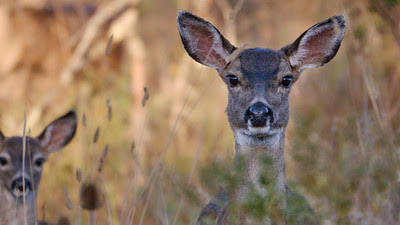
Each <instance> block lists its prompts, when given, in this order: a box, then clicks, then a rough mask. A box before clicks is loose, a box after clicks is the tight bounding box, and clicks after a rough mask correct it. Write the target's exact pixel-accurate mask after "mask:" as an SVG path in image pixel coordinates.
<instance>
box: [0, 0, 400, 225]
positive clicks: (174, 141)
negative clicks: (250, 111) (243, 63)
mask: <svg viewBox="0 0 400 225" xmlns="http://www.w3.org/2000/svg"><path fill="white" fill-rule="evenodd" d="M178 10H187V11H190V12H193V13H195V14H197V15H199V16H201V17H203V18H206V19H207V20H209V21H211V22H212V23H214V24H215V25H216V26H217V27H218V28H219V29H220V31H221V32H222V33H223V34H224V35H225V37H227V38H228V39H229V40H231V42H232V43H233V44H235V45H236V46H240V45H241V44H243V43H247V44H248V47H256V46H257V47H268V48H272V49H279V48H281V47H283V46H285V45H286V44H289V43H291V42H292V41H294V40H295V39H296V38H297V37H298V36H299V35H300V34H301V33H302V32H303V31H304V30H306V29H307V28H308V27H310V26H312V25H313V24H315V23H317V22H319V21H322V20H324V19H326V18H328V17H330V16H333V15H335V14H344V15H345V16H346V19H347V30H346V35H345V38H344V40H343V43H342V46H341V48H340V49H339V52H338V54H337V56H336V57H335V58H334V59H333V60H332V61H331V62H330V63H329V64H327V65H326V66H324V67H322V68H321V69H313V70H309V71H306V72H304V73H303V74H302V75H301V78H300V79H299V81H298V82H297V83H296V85H295V86H294V88H293V89H292V93H291V97H290V98H291V99H290V102H291V105H290V110H291V111H290V113H291V116H290V122H289V126H288V129H287V137H286V138H287V139H286V149H285V157H286V170H287V177H288V180H289V182H290V184H291V186H293V187H295V188H296V189H297V190H299V191H300V192H301V193H302V194H304V195H305V196H306V198H307V199H308V201H309V202H310V203H311V205H312V207H313V208H314V209H315V212H316V214H317V215H318V216H319V217H320V218H321V221H323V224H326V225H331V224H365V225H369V224H371V225H373V224H374V225H375V224H386V225H392V224H393V225H394V224H399V223H400V215H399V214H400V161H399V160H400V114H399V111H400V98H399V96H400V88H399V87H400V23H399V22H398V21H400V2H399V1H397V0H369V1H367V0H364V1H363V0H338V1H324V0H289V1H278V0H245V1H242V0H197V1H194V0H193V1H191V0H190V1H184V0H131V1H130V0H116V1H106V0H92V1H90V0H72V1H71V0H69V1H67V0H60V1H52V2H51V3H49V2H48V1H44V0H34V1H28V0H26V1H25V0H23V1H13V0H5V1H2V2H1V3H0V52H1V54H0V106H1V107H0V128H1V130H2V132H3V133H4V134H5V135H7V136H13V135H22V130H23V123H24V110H26V115H27V120H26V122H27V128H28V129H30V131H31V134H32V135H33V136H35V135H39V134H40V132H41V131H42V129H44V127H45V126H46V125H47V124H48V123H49V122H51V121H52V120H53V119H55V118H56V117H58V116H61V115H62V114H64V113H66V112H67V111H68V110H70V109H76V110H77V112H78V115H79V119H80V121H79V125H78V132H77V133H76V136H75V138H74V140H73V141H72V142H71V144H69V145H68V146H67V147H66V148H65V149H64V150H63V151H60V152H57V153H55V154H53V155H52V156H51V157H50V159H49V160H48V162H47V163H46V164H45V166H44V173H43V177H42V182H41V185H40V188H39V192H38V193H39V194H38V215H39V219H43V218H44V219H45V220H46V221H49V222H51V223H53V224H56V223H57V221H58V220H59V218H61V217H67V218H68V219H69V220H70V222H71V224H86V223H87V221H88V217H89V213H88V212H86V211H85V210H82V209H81V208H80V204H79V202H80V197H79V192H80V187H81V185H82V184H81V182H79V181H78V180H77V179H76V173H77V170H81V171H82V175H83V179H84V181H87V180H93V181H94V182H98V185H99V186H100V187H101V189H102V191H104V193H105V196H104V204H103V206H102V207H101V208H100V209H98V210H97V211H96V215H95V216H96V218H97V224H115V225H117V224H121V225H122V224H124V225H125V224H165V225H167V224H194V222H195V220H196V218H197V216H198V214H199V212H200V210H201V208H202V207H203V206H204V205H205V204H206V203H207V202H208V201H209V200H210V198H211V197H212V196H213V195H214V194H215V193H216V190H217V183H218V181H216V180H218V179H216V178H215V177H216V176H217V175H216V174H217V173H218V171H212V172H210V168H211V167H213V165H214V164H218V165H219V166H220V167H221V168H222V167H228V166H225V165H230V164H231V163H232V161H233V157H234V139H233V135H232V132H231V129H230V127H229V124H228V121H227V119H226V114H225V105H226V103H227V91H226V87H225V85H224V84H223V82H221V80H220V79H219V78H218V76H217V73H216V72H215V71H213V70H211V69H208V68H205V67H204V66H201V65H200V64H198V63H196V62H194V61H193V60H192V59H191V58H190V57H189V56H188V55H187V54H186V52H185V51H184V48H183V46H182V43H181V40H180V38H179V34H178V30H177V25H176V17H177V13H178ZM111 37H112V40H111ZM108 43H111V45H109V47H107V46H108ZM110 47H111V48H110ZM145 87H146V90H147V91H146V93H147V94H148V99H147V100H146V98H144V96H145V92H144V88H145ZM147 94H146V95H147ZM110 113H111V115H109V114H110ZM83 117H86V120H85V125H84V124H83V123H82V118H83ZM97 128H98V129H99V136H98V141H97V142H96V143H94V142H93V136H94V135H95V132H96V129H97ZM106 145H108V146H109V149H108V152H107V156H106V157H105V158H104V165H103V168H102V171H101V172H98V170H97V168H98V165H99V160H100V158H101V157H102V155H103V149H104V148H105V146H106ZM213 168H214V167H213ZM218 168H219V167H218ZM214 175H215V176H214ZM396 212H397V213H396ZM396 215H397V216H396ZM80 222H82V223H80Z"/></svg>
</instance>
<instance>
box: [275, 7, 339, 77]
mask: <svg viewBox="0 0 400 225" xmlns="http://www.w3.org/2000/svg"><path fill="white" fill-rule="evenodd" d="M345 22H346V21H345V18H344V16H343V15H337V16H333V17H331V18H329V19H327V20H325V21H322V22H320V23H318V24H316V25H314V26H312V27H311V28H309V29H308V30H306V31H305V32H304V33H303V34H301V35H300V37H298V38H297V39H296V41H294V42H293V43H292V44H291V45H288V46H286V47H284V48H282V50H283V52H284V53H285V55H286V56H287V58H288V62H289V64H290V65H291V67H292V68H293V69H294V70H297V71H299V72H301V71H302V70H304V69H307V68H315V67H319V66H322V65H324V64H325V63H327V62H329V61H330V60H331V59H332V58H333V57H334V56H335V55H336V53H337V51H338V49H339V47H340V44H341V42H342V40H343V37H344V33H345V28H346V23H345Z"/></svg>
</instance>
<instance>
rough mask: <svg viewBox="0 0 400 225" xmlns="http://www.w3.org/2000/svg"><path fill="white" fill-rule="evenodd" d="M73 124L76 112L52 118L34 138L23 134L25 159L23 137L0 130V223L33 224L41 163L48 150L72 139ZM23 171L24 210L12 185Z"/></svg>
mask: <svg viewBox="0 0 400 225" xmlns="http://www.w3.org/2000/svg"><path fill="white" fill-rule="evenodd" d="M76 126H77V117H76V113H75V112H74V111H70V112H69V113H67V114H66V115H64V116H62V117H60V118H59V119H57V120H55V121H53V122H52V123H51V124H50V125H49V126H48V127H47V128H46V129H44V131H43V132H42V134H41V135H39V136H38V137H36V138H35V137H28V136H27V137H26V149H25V160H23V137H5V136H4V135H3V133H2V132H1V131H0V225H5V224H7V225H25V219H26V221H27V225H35V224H37V217H36V196H37V190H38V187H39V184H40V179H41V176H42V166H43V163H44V162H45V161H46V160H47V159H48V157H49V155H50V154H51V153H52V152H54V151H57V150H60V149H61V148H62V147H64V146H65V145H66V144H68V142H70V141H71V140H72V138H73V137H74V134H75V131H76ZM23 162H24V163H25V166H24V170H23V166H22V164H23ZM23 174H24V178H25V179H26V180H25V185H28V184H29V186H26V188H25V193H26V194H25V203H26V213H25V212H24V206H23V202H24V201H23V195H22V194H21V192H18V190H16V189H15V188H14V187H15V186H13V184H14V182H16V180H18V179H22V175H23ZM39 224H41V223H39Z"/></svg>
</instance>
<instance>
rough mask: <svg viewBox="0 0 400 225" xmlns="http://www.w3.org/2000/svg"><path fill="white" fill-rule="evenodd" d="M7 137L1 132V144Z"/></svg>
mask: <svg viewBox="0 0 400 225" xmlns="http://www.w3.org/2000/svg"><path fill="white" fill-rule="evenodd" d="M4 138H5V136H4V134H3V132H1V130H0V143H1V142H2V141H3V140H4Z"/></svg>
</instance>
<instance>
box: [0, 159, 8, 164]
mask: <svg viewBox="0 0 400 225" xmlns="http://www.w3.org/2000/svg"><path fill="white" fill-rule="evenodd" d="M7 164H8V160H7V159H6V158H4V157H0V165H1V166H6V165H7Z"/></svg>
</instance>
